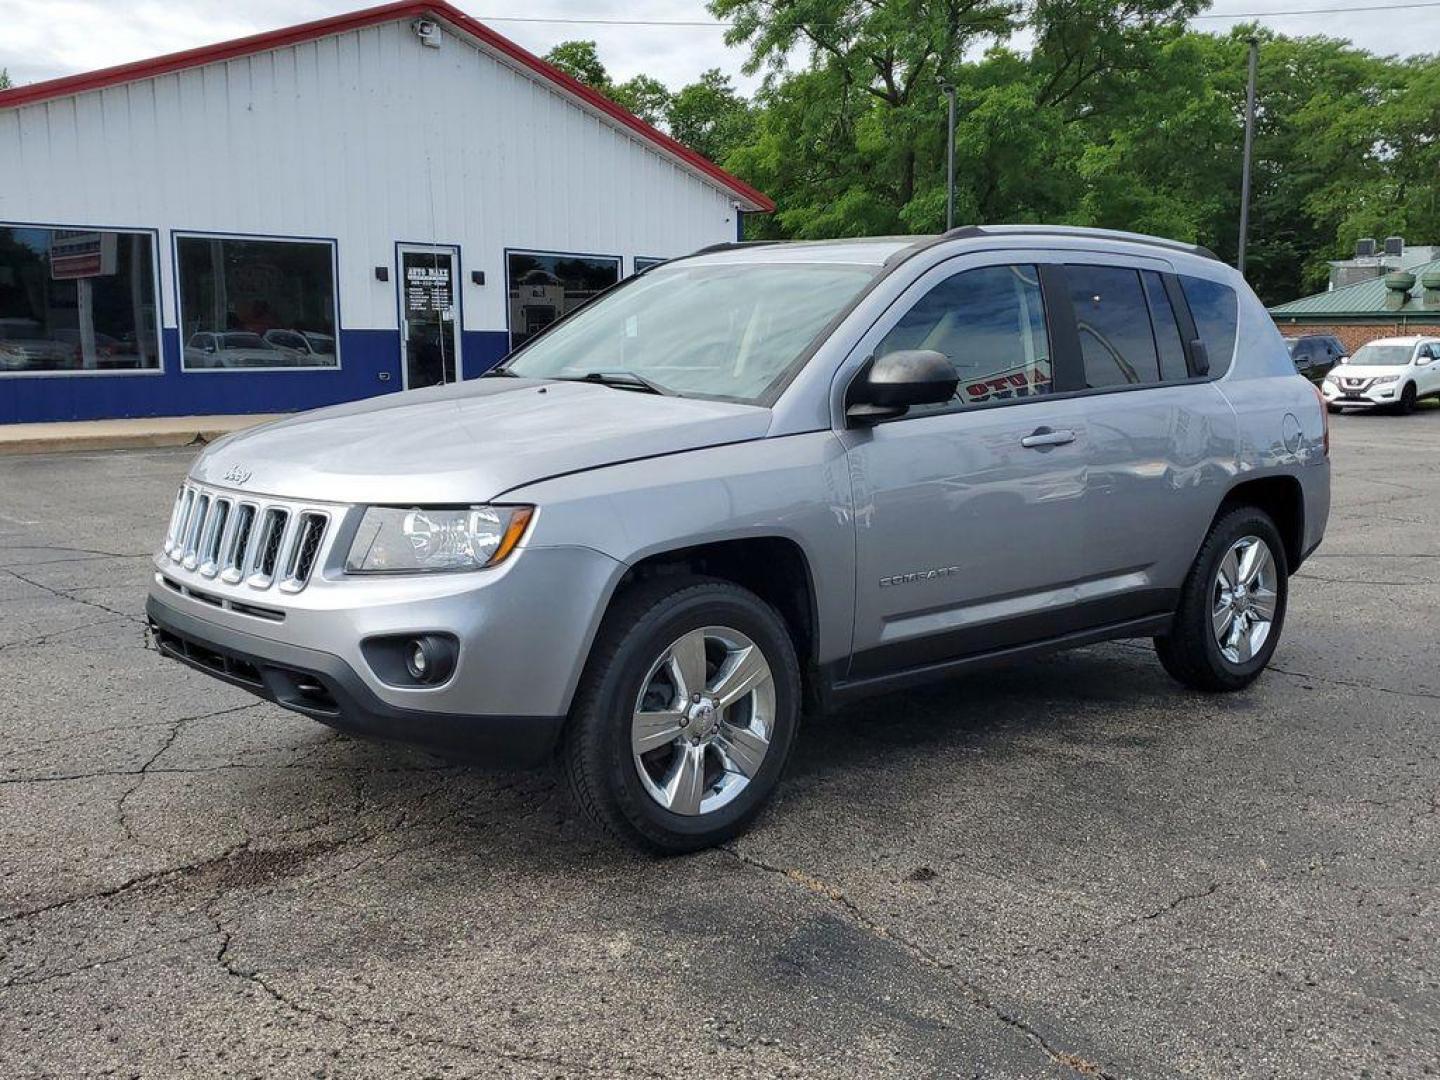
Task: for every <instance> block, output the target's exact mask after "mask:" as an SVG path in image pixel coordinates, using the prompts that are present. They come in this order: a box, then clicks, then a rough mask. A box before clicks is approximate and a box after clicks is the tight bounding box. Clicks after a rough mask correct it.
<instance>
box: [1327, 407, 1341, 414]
mask: <svg viewBox="0 0 1440 1080" xmlns="http://www.w3.org/2000/svg"><path fill="white" fill-rule="evenodd" d="M1325 409H1326V411H1327V412H1330V413H1331V414H1336V413H1342V412H1344V411H1345V410H1344V409H1342V408H1341V407H1340V406H1339V405H1326V406H1325Z"/></svg>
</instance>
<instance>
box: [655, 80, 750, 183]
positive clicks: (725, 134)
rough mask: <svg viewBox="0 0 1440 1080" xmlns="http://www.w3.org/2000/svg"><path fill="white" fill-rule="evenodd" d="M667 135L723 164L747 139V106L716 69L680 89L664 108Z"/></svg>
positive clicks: (748, 120)
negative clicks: (667, 128)
mask: <svg viewBox="0 0 1440 1080" xmlns="http://www.w3.org/2000/svg"><path fill="white" fill-rule="evenodd" d="M664 116H665V123H666V126H667V127H669V129H670V134H671V135H673V136H675V138H677V139H679V140H680V141H681V142H682V143H684V144H685V145H686V146H688V147H690V148H691V149H693V150H697V151H699V152H700V153H702V154H704V155H705V156H706V157H708V158H710V159H711V160H712V161H723V160H724V159H725V158H726V157H727V156H728V155H729V154H730V152H731V151H732V150H733V149H734V148H735V147H736V146H738V145H740V143H741V142H742V141H744V140H745V139H746V138H748V137H749V134H750V127H751V120H752V117H751V110H750V104H749V102H747V101H746V100H745V99H744V98H742V97H741V96H740V95H739V94H737V93H736V92H735V87H734V86H733V85H732V84H731V82H730V80H729V79H728V78H727V77H726V76H724V75H722V74H721V73H720V71H719V69H718V68H711V69H710V70H709V71H707V72H705V73H704V74H703V75H701V76H700V79H699V81H697V82H693V83H690V84H689V85H688V86H684V87H681V88H680V90H679V91H678V92H677V93H676V94H675V95H674V96H673V97H671V98H669V100H668V101H667V102H666V105H665V111H664Z"/></svg>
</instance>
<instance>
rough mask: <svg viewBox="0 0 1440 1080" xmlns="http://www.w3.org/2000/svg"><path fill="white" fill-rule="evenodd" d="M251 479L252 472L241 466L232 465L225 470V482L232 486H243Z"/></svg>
mask: <svg viewBox="0 0 1440 1080" xmlns="http://www.w3.org/2000/svg"><path fill="white" fill-rule="evenodd" d="M249 479H250V470H249V469H247V468H245V467H243V466H241V465H231V466H230V468H228V469H227V470H225V480H226V481H227V482H228V483H231V484H243V483H245V481H246V480H249Z"/></svg>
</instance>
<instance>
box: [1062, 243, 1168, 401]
mask: <svg viewBox="0 0 1440 1080" xmlns="http://www.w3.org/2000/svg"><path fill="white" fill-rule="evenodd" d="M1065 276H1066V279H1067V281H1068V282H1069V285H1070V300H1071V302H1072V303H1073V304H1074V306H1075V328H1076V330H1078V331H1079V333H1080V355H1081V357H1082V358H1083V360H1084V362H1085V385H1086V386H1089V387H1092V388H1093V387H1097V386H1125V385H1127V384H1134V383H1155V382H1159V381H1160V361H1159V359H1158V358H1157V357H1156V355H1155V337H1154V334H1153V333H1152V332H1151V329H1150V313H1149V311H1148V310H1147V308H1146V306H1145V296H1144V294H1143V293H1141V291H1140V274H1139V273H1138V272H1137V271H1135V270H1128V269H1125V268H1123V267H1118V266H1069V267H1066V269H1065Z"/></svg>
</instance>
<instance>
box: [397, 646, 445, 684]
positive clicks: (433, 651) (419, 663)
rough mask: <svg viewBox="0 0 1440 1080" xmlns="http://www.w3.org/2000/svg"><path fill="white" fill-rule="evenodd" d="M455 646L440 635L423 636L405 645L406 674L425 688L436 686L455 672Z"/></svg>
mask: <svg viewBox="0 0 1440 1080" xmlns="http://www.w3.org/2000/svg"><path fill="white" fill-rule="evenodd" d="M455 651H456V650H455V645H454V643H453V642H452V641H451V640H450V639H449V638H447V637H442V636H440V635H439V634H421V635H420V636H419V637H416V638H411V639H410V640H409V641H407V642H406V643H405V653H404V655H405V672H406V674H408V675H409V676H410V678H412V679H414V680H415V681H416V682H417V683H420V684H421V685H423V686H435V685H437V684H439V683H443V682H444V681H445V680H446V679H448V678H450V674H451V672H453V671H454V670H455Z"/></svg>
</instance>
